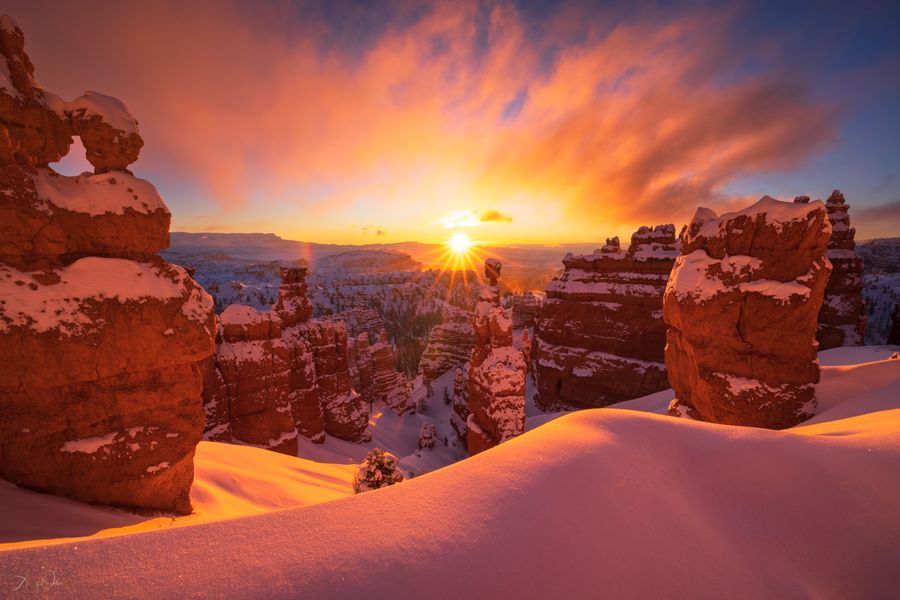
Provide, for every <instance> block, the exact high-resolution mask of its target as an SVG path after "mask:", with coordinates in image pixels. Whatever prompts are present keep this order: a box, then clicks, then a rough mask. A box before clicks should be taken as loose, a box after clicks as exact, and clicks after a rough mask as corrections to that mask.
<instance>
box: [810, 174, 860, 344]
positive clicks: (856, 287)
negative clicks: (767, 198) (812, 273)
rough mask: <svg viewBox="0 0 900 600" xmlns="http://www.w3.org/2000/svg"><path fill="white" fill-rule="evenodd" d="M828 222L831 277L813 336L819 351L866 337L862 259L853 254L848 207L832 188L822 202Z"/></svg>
mask: <svg viewBox="0 0 900 600" xmlns="http://www.w3.org/2000/svg"><path fill="white" fill-rule="evenodd" d="M794 202H797V203H801V204H806V203H808V202H809V196H798V197H797V198H795V199H794ZM825 207H826V209H827V210H828V220H829V221H830V222H831V240H829V242H828V260H830V261H831V266H832V271H831V277H829V278H828V285H827V287H826V288H825V301H824V302H823V303H822V310H821V311H820V312H819V329H818V332H817V333H816V339H818V341H819V350H827V349H829V348H836V347H838V346H861V345H862V344H863V342H864V340H865V336H866V306H865V304H864V303H863V295H862V292H863V260H862V257H860V256H859V255H857V254H856V251H855V250H856V242H855V241H854V240H853V238H854V237H855V235H856V230H855V229H854V228H853V227H850V216H849V215H848V214H847V211H848V209H849V206H847V203H846V201H845V200H844V195H843V194H842V193H841V192H840V190H834V191H833V192H832V193H831V196H829V197H828V200H827V201H826V203H825Z"/></svg>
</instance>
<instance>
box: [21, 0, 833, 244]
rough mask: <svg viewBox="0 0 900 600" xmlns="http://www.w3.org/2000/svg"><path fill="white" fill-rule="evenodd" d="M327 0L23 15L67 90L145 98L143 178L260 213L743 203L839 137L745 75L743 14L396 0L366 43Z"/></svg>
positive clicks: (34, 8) (50, 80) (582, 220)
mask: <svg viewBox="0 0 900 600" xmlns="http://www.w3.org/2000/svg"><path fill="white" fill-rule="evenodd" d="M314 6H315V5H305V4H302V5H301V8H300V9H298V10H296V11H293V13H292V14H289V13H291V12H292V11H291V10H290V9H289V8H288V7H287V5H282V4H280V3H275V4H272V5H260V6H256V5H254V7H253V9H252V10H249V9H248V8H247V6H246V5H243V4H241V3H239V2H236V1H235V2H219V1H216V2H212V1H205V2H190V3H183V2H175V1H173V0H164V1H160V2H154V3H120V2H113V1H109V2H96V3H94V5H93V6H91V7H90V9H86V8H85V7H84V6H82V5H76V3H62V4H59V3H50V4H48V5H47V6H42V3H41V2H33V3H29V4H28V5H27V6H22V7H20V9H21V10H20V12H21V14H19V12H17V13H16V14H14V16H15V17H16V18H17V19H18V20H19V21H20V24H21V25H22V26H23V28H24V29H25V31H26V40H27V49H28V50H29V52H30V53H31V54H32V58H33V59H34V62H35V64H36V65H37V73H36V75H37V78H38V80H39V81H41V82H43V83H44V84H45V85H46V86H47V87H48V89H51V90H54V91H57V92H59V93H61V94H63V95H66V96H70V97H71V96H74V95H77V94H80V93H81V92H82V91H83V88H84V87H87V86H90V87H91V88H94V89H100V90H102V91H104V92H105V93H109V94H113V95H115V96H117V97H120V98H121V99H123V100H124V101H125V102H126V104H127V105H128V106H129V107H130V108H131V109H132V112H133V113H134V114H135V115H136V116H137V118H138V120H139V121H140V125H141V130H142V134H143V136H144V138H145V140H146V142H147V143H146V146H145V150H144V152H143V155H142V159H141V161H140V162H139V163H138V164H137V165H136V169H137V171H138V172H139V173H140V172H142V171H149V172H150V173H149V175H151V176H153V175H154V174H156V173H162V174H165V176H166V177H167V178H176V179H181V180H184V181H187V182H191V183H193V184H195V185H197V186H198V187H199V188H200V190H201V192H202V193H204V194H207V195H210V196H212V197H213V198H215V199H216V200H218V201H219V202H221V203H222V205H223V207H225V208H226V209H227V208H230V209H239V208H241V207H246V206H248V204H249V203H252V206H253V209H254V210H255V211H258V212H259V213H260V214H261V215H262V217H261V218H265V214H266V211H267V210H274V208H273V207H276V206H278V205H283V204H291V205H297V206H300V207H302V214H304V215H306V216H308V220H309V221H311V222H316V220H320V219H328V218H331V217H330V215H335V214H337V215H341V216H342V218H345V220H346V221H352V220H354V219H353V217H352V215H353V214H354V212H356V211H360V210H369V211H370V212H376V209H375V208H372V206H377V212H379V213H381V214H390V215H391V218H392V226H391V231H392V232H394V231H397V235H405V234H406V232H407V231H409V230H414V229H415V228H416V227H418V226H420V225H422V224H425V223H429V222H433V220H434V219H435V218H436V217H438V216H439V215H441V214H446V213H447V211H448V210H453V209H459V210H462V209H464V208H465V207H470V206H476V207H484V206H485V205H488V206H499V207H502V208H503V210H500V209H496V210H486V211H483V212H480V213H479V214H480V220H481V221H492V222H509V221H511V217H508V214H507V213H508V212H514V213H515V214H516V223H515V225H514V227H515V228H516V229H515V231H516V234H517V235H519V236H525V237H527V236H529V235H530V236H531V237H533V238H539V237H542V236H543V237H547V236H553V235H554V232H553V231H548V222H547V216H546V215H548V214H555V213H562V214H563V215H564V218H566V219H568V222H569V225H567V226H570V227H571V228H572V229H571V231H572V232H587V231H589V228H591V227H594V226H596V225H598V224H600V223H605V224H607V226H608V227H613V226H612V225H608V224H611V223H612V224H628V225H629V226H631V225H633V224H638V223H642V222H643V223H651V222H660V221H676V222H679V221H682V222H683V221H684V220H685V219H686V218H687V217H688V216H689V215H690V212H691V211H692V209H693V207H694V206H696V205H697V204H704V205H713V206H715V205H717V204H723V203H727V202H728V200H729V198H728V196H727V194H726V193H725V192H724V189H725V187H726V186H727V185H728V184H729V183H730V182H731V181H733V180H734V179H735V178H736V177H739V176H741V175H745V174H748V173H754V172H759V171H768V170H777V169H785V168H790V167H791V166H793V165H796V164H798V163H799V162H801V161H803V160H804V159H806V158H807V157H809V156H810V155H811V154H813V153H815V152H817V151H819V150H820V149H822V148H823V147H826V146H827V145H828V144H829V143H831V142H832V140H833V139H834V137H835V135H836V134H835V126H834V120H835V119H834V114H833V112H832V110H831V109H830V108H829V107H828V106H825V105H822V104H820V103H818V102H816V101H814V100H813V99H812V98H811V97H810V95H809V93H808V92H807V90H806V89H805V87H804V85H803V83H802V81H800V80H798V79H796V78H795V77H793V76H791V75H790V74H786V73H767V74H749V73H748V74H740V73H736V67H735V64H734V59H733V57H734V56H735V54H736V52H741V51H747V52H750V51H752V49H736V48H732V47H730V42H729V38H728V30H729V26H730V23H731V21H730V19H732V18H733V15H731V14H729V13H719V14H716V13H713V14H706V13H704V14H694V15H687V16H684V17H681V18H678V19H676V20H669V19H663V18H662V17H660V16H658V15H654V14H653V13H652V11H651V12H649V13H642V14H643V16H642V17H640V18H634V19H630V20H624V21H621V22H616V23H614V24H613V25H614V26H611V23H609V22H603V21H600V22H598V23H597V24H596V25H591V24H589V23H586V21H585V19H584V18H583V16H582V15H581V14H580V13H579V12H578V10H576V9H571V10H562V9H560V10H559V11H556V12H555V16H554V17H553V18H551V19H550V20H549V21H548V22H546V23H544V24H543V25H542V28H541V33H540V34H539V35H538V34H535V32H534V30H533V27H531V26H530V25H529V24H527V23H525V21H524V19H523V17H522V15H521V14H520V13H519V11H518V10H517V9H516V7H515V6H513V5H510V4H505V3H498V4H494V5H490V6H489V7H488V8H486V9H485V8H482V6H481V5H480V4H479V3H477V2H452V3H451V2H439V3H434V4H432V5H429V7H428V9H427V10H422V9H421V7H417V6H412V5H407V4H406V3H392V4H390V9H391V10H390V13H391V14H392V15H394V18H393V19H391V20H389V21H388V22H386V23H385V24H384V26H383V28H382V29H381V30H380V32H379V33H378V34H377V35H374V36H373V38H372V40H371V43H367V44H360V45H359V46H358V47H354V48H351V49H348V48H347V47H346V44H345V45H341V44H335V43H333V37H334V35H335V31H334V30H333V27H331V26H329V25H327V24H326V21H324V20H323V19H321V18H319V17H320V15H319V14H318V11H317V9H315V8H314ZM50 7H52V8H50ZM485 11H486V13H487V14H486V16H485V15H484V13H485ZM286 23H289V26H288V25H287V24H286ZM548 56H549V57H552V58H550V59H548ZM72 57H75V58H74V60H73V59H72ZM513 108H514V110H512V109H513ZM173 174H174V175H173ZM323 190H324V191H323ZM169 201H170V203H176V204H177V202H178V201H179V199H178V198H172V197H169ZM361 206H362V208H360V207H361ZM510 207H522V208H523V210H522V211H521V214H522V215H523V216H521V217H520V210H519V209H518V208H516V210H514V211H511V210H510ZM480 210H483V209H480ZM366 216H369V215H366ZM373 216H374V217H375V218H378V215H377V214H376V215H373ZM485 216H487V217H488V218H484V217H485ZM364 218H365V217H364ZM356 220H357V221H358V220H359V219H356ZM271 221H272V223H273V229H276V230H277V227H279V226H282V225H283V223H284V220H283V219H279V218H278V217H274V216H273V217H272V218H271ZM395 221H396V225H394V223H395ZM622 226H623V227H624V225H622ZM382 233H384V232H383V231H382ZM569 233H571V232H569ZM601 233H603V232H601Z"/></svg>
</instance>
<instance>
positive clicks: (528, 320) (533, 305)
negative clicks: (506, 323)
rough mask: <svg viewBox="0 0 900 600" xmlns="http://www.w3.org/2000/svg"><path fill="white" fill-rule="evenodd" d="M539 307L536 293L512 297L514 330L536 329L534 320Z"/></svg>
mask: <svg viewBox="0 0 900 600" xmlns="http://www.w3.org/2000/svg"><path fill="white" fill-rule="evenodd" d="M539 306H540V303H539V302H538V297H537V296H535V295H534V292H525V293H523V294H516V295H514V296H513V297H512V323H513V329H522V328H523V327H534V319H535V316H537V311H538V307H539Z"/></svg>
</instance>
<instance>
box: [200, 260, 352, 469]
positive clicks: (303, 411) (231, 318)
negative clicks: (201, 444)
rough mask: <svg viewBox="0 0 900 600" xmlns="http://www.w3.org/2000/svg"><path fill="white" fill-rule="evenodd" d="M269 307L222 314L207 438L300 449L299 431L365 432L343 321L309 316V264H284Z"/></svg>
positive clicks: (320, 434) (315, 435)
mask: <svg viewBox="0 0 900 600" xmlns="http://www.w3.org/2000/svg"><path fill="white" fill-rule="evenodd" d="M281 277H282V284H281V286H280V289H279V296H278V301H277V302H276V303H275V305H274V306H273V308H272V309H271V310H269V311H257V310H256V309H254V308H252V307H250V306H243V305H240V304H232V305H231V306H229V307H228V308H227V309H226V310H225V311H224V312H223V313H222V314H221V315H220V316H219V336H218V340H217V345H216V354H215V360H214V364H213V365H212V366H211V367H209V366H207V370H206V373H205V382H206V385H205V387H204V406H205V409H206V414H207V429H206V431H207V437H208V438H209V439H216V440H224V441H227V440H229V439H234V440H238V441H241V442H244V443H248V444H254V445H257V446H260V447H263V448H267V449H270V450H275V451H277V452H283V453H285V454H292V455H296V454H297V451H298V444H297V435H298V433H299V434H300V435H303V436H305V437H307V438H309V439H310V440H312V441H313V442H317V443H321V442H323V441H325V438H324V432H326V431H327V432H328V433H330V434H332V435H335V436H337V437H340V438H343V439H347V440H358V439H361V438H362V437H363V435H364V430H365V427H366V425H367V422H368V410H367V407H366V405H365V402H364V401H363V400H362V398H360V397H359V395H358V394H356V393H355V392H354V391H353V390H352V389H351V383H350V382H351V373H350V366H349V364H348V361H347V353H348V345H347V332H346V327H345V325H344V323H343V322H340V321H330V320H324V321H323V320H310V315H311V314H312V307H311V305H310V303H309V299H308V297H307V286H306V279H305V278H306V269H305V268H285V269H282V271H281Z"/></svg>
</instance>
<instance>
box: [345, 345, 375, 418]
mask: <svg viewBox="0 0 900 600" xmlns="http://www.w3.org/2000/svg"><path fill="white" fill-rule="evenodd" d="M347 365H348V366H349V368H350V385H351V386H352V387H353V389H354V390H356V391H357V392H358V393H359V394H360V395H361V396H362V397H363V400H365V401H366V402H367V403H369V404H372V403H373V402H375V398H374V397H373V395H372V352H371V351H370V350H369V334H368V333H366V332H363V333H360V334H358V335H356V336H355V337H353V336H350V337H348V338H347Z"/></svg>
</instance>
